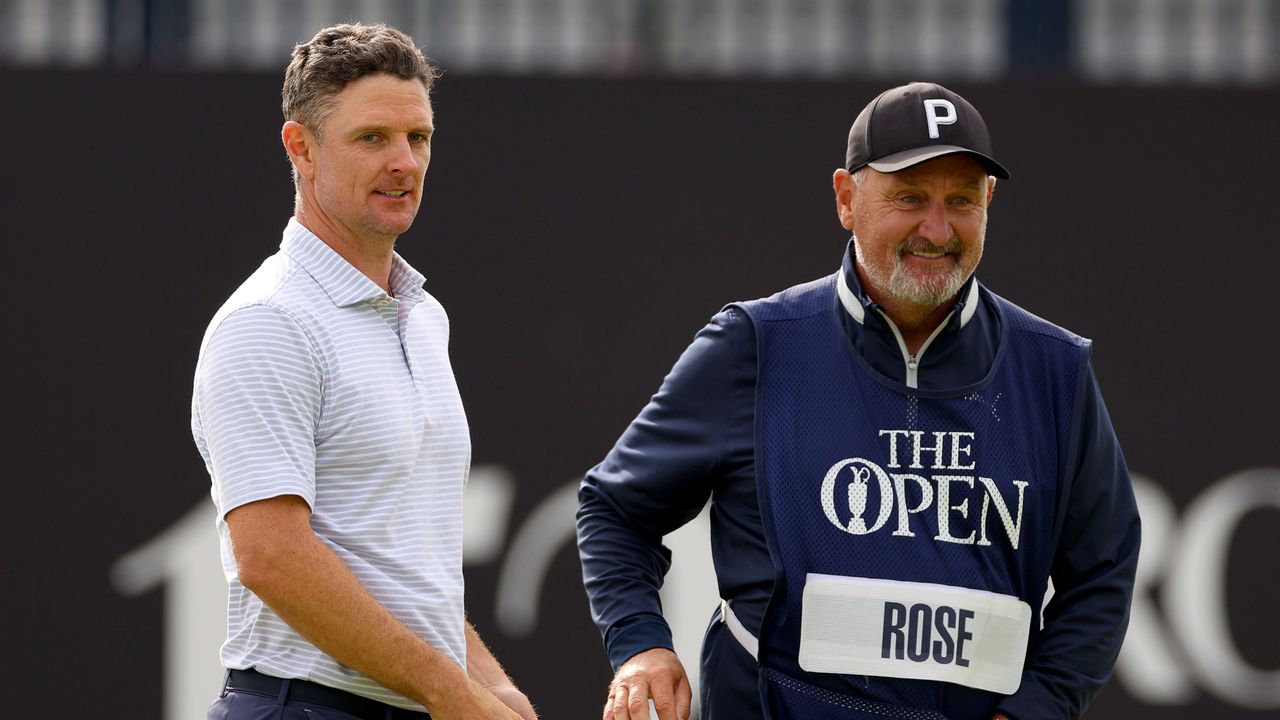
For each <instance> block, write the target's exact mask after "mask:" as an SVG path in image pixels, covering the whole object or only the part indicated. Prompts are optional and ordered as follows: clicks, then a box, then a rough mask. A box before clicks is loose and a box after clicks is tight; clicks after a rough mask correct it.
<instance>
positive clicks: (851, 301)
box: [836, 240, 979, 330]
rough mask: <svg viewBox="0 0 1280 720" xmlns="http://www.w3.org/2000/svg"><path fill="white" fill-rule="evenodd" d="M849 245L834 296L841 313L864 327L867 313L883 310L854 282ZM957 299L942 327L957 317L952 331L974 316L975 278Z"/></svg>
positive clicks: (975, 304)
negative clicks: (841, 309)
mask: <svg viewBox="0 0 1280 720" xmlns="http://www.w3.org/2000/svg"><path fill="white" fill-rule="evenodd" d="M854 262H855V261H854V256H853V241H852V240H850V241H849V245H848V247H847V248H846V250H845V254H844V262H843V263H842V267H841V269H840V275H839V277H838V278H837V279H836V292H837V293H838V294H839V295H840V304H841V305H842V306H844V309H845V312H847V313H849V317H851V318H853V319H854V321H856V322H857V323H858V324H859V325H865V324H866V318H867V313H868V311H873V310H883V309H884V308H882V307H881V306H880V305H877V304H876V303H875V302H873V301H872V300H871V298H870V297H868V296H867V293H866V291H864V290H863V289H862V282H861V281H860V280H858V272H857V270H856V269H855V268H854ZM959 295H960V297H962V298H964V300H963V301H961V302H959V303H957V304H956V306H955V308H953V309H952V311H951V313H949V314H948V315H947V318H946V319H945V320H943V322H944V323H951V322H953V321H954V320H955V319H956V318H957V317H958V318H959V324H958V325H957V326H956V329H957V330H958V329H960V328H963V327H964V326H965V325H968V324H969V321H970V320H972V319H973V316H974V314H975V313H977V312H978V303H979V301H978V281H977V279H976V276H972V275H971V276H970V277H969V279H968V280H966V281H965V283H964V285H961V286H960V291H959Z"/></svg>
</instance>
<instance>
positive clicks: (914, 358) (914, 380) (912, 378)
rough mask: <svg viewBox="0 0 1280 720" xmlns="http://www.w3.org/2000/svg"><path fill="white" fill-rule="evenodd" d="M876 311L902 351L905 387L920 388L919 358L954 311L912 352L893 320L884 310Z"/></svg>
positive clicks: (949, 319) (949, 320)
mask: <svg viewBox="0 0 1280 720" xmlns="http://www.w3.org/2000/svg"><path fill="white" fill-rule="evenodd" d="M876 312H878V313H880V316H881V317H883V318H884V321H885V322H887V323H889V329H890V330H892V331H893V337H894V338H896V339H897V341H898V349H899V350H901V351H902V359H903V362H904V363H906V366H907V387H909V388H911V389H913V390H918V389H920V358H922V357H924V351H925V350H928V349H929V345H930V343H932V342H933V339H934V338H936V337H938V333H940V332H942V329H943V328H945V327H946V326H947V323H949V322H951V316H952V315H954V314H955V312H954V311H952V312H951V313H950V314H948V315H947V317H946V318H945V319H944V320H943V321H942V322H940V323H938V327H936V328H934V329H933V332H932V333H930V334H929V337H928V338H926V339H925V341H924V344H923V345H921V346H920V349H919V350H917V351H916V352H915V353H914V354H912V353H910V352H908V351H907V341H906V340H903V339H902V331H900V330H898V326H897V325H895V324H894V323H893V320H890V319H889V316H888V315H887V314H886V313H885V311H884V310H881V309H879V308H877V309H876Z"/></svg>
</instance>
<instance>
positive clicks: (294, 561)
mask: <svg viewBox="0 0 1280 720" xmlns="http://www.w3.org/2000/svg"><path fill="white" fill-rule="evenodd" d="M299 506H301V507H299ZM299 513H302V515H301V520H302V522H301V524H299V519H300V517H299ZM236 514H240V515H241V517H236V518H234V519H233V518H232V516H231V515H229V516H228V523H229V524H231V527H232V541H233V547H234V548H235V554H236V560H237V566H238V567H239V568H240V575H241V578H240V579H241V581H242V582H243V583H244V584H245V586H246V587H248V588H249V589H250V590H252V591H253V592H254V593H255V594H256V595H257V596H258V597H259V598H261V599H262V601H263V602H264V603H266V605H267V606H268V607H270V608H271V609H272V610H273V611H275V612H276V613H277V614H278V615H279V616H280V617H281V618H282V619H283V620H284V621H285V622H287V623H288V624H289V625H290V626H291V627H293V628H294V629H295V630H297V631H298V633H299V634H300V635H302V636H303V637H304V638H306V639H307V640H308V641H309V642H311V643H312V644H313V645H315V646H316V647H317V648H319V649H320V650H322V651H323V652H325V653H326V654H328V655H330V656H331V657H333V658H334V659H335V660H337V661H338V662H340V663H342V664H344V665H346V666H348V667H351V668H352V669H354V670H356V671H358V672H359V673H360V674H362V675H364V676H366V677H368V678H371V679H372V680H374V681H376V682H378V683H379V684H381V685H383V686H384V687H387V688H389V689H391V690H393V691H395V692H397V693H400V694H401V695H404V696H406V697H409V698H412V699H414V700H416V701H417V702H419V703H421V704H422V705H424V706H425V707H427V708H428V709H430V708H432V706H433V705H436V704H437V703H439V701H440V700H441V698H443V697H449V696H452V695H456V694H458V693H466V692H467V687H466V686H467V684H468V678H467V675H466V673H464V672H463V670H462V668H460V667H459V666H458V665H457V663H455V662H454V661H453V660H452V659H451V658H449V657H448V656H447V655H445V654H444V653H442V652H440V651H439V650H437V649H436V648H434V647H432V646H431V645H430V644H428V643H427V642H425V641H424V640H422V639H421V638H419V637H417V636H416V635H414V634H413V633H412V632H410V631H409V629H408V628H406V627H405V626H404V624H403V623H401V622H400V621H399V620H398V619H396V617H395V616H393V615H392V614H391V613H390V612H389V611H388V610H387V609H386V608H385V607H383V606H382V605H381V604H380V603H379V602H378V601H377V600H376V599H375V598H374V597H373V596H372V595H370V594H369V592H368V591H367V590H366V589H365V588H364V586H363V585H361V584H360V581H359V579H358V578H357V577H356V576H355V573H353V572H352V571H351V569H350V568H349V567H348V566H347V565H346V563H344V562H343V561H342V559H341V558H339V557H338V556H337V555H336V554H335V553H334V552H333V551H332V550H330V549H329V547H328V546H326V545H325V544H324V543H323V542H321V541H320V539H319V538H317V537H316V536H315V533H314V532H312V531H311V527H310V522H309V513H308V511H307V508H306V505H305V503H303V502H302V500H301V499H300V498H293V499H292V500H289V499H285V498H275V499H272V500H268V501H263V502H261V503H254V504H252V505H249V506H245V507H243V508H239V509H237V510H235V511H233V513H232V515H236Z"/></svg>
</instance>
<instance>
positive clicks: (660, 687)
mask: <svg viewBox="0 0 1280 720" xmlns="http://www.w3.org/2000/svg"><path fill="white" fill-rule="evenodd" d="M649 700H653V707H654V709H656V710H657V711H658V718H659V720H688V717H689V706H690V704H691V703H692V702H693V690H692V689H691V688H690V687H689V676H688V675H686V674H685V672H684V666H683V665H681V664H680V658H678V657H676V654H675V653H673V652H671V651H670V650H668V649H666V648H653V649H652V650H645V651H644V652H642V653H639V654H637V655H635V656H633V657H632V658H631V659H630V660H628V661H626V662H625V663H623V664H622V667H620V668H618V674H617V675H614V676H613V682H612V683H610V685H609V699H608V700H607V701H606V702H605V704H604V713H603V714H602V715H601V717H602V718H603V720H649Z"/></svg>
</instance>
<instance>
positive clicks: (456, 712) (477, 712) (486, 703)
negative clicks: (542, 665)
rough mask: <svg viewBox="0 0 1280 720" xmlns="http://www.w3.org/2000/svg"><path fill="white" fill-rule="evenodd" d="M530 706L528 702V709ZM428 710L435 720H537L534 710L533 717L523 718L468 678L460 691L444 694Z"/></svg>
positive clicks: (457, 688)
mask: <svg viewBox="0 0 1280 720" xmlns="http://www.w3.org/2000/svg"><path fill="white" fill-rule="evenodd" d="M512 689H513V690H514V688H512ZM516 692H517V693H518V692H519V691H518V690H517V691H516ZM522 697H523V695H522ZM528 702H529V701H528V700H525V705H526V706H528ZM427 710H428V711H429V712H430V713H431V717H432V718H437V719H438V720H537V716H535V715H533V714H532V713H533V708H529V713H530V714H529V715H521V714H520V713H518V712H516V711H515V710H513V709H511V708H510V707H509V706H508V705H507V704H506V701H505V700H504V699H503V698H500V697H498V696H497V695H496V694H494V693H493V692H490V690H489V689H488V688H485V687H482V686H481V685H480V684H479V683H477V682H476V681H474V680H471V679H470V678H467V677H465V676H462V678H461V682H460V683H459V684H458V686H457V687H454V688H452V689H450V690H448V691H446V692H444V693H443V694H441V696H440V697H438V698H436V699H435V702H432V703H431V704H430V705H428V706H427Z"/></svg>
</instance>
